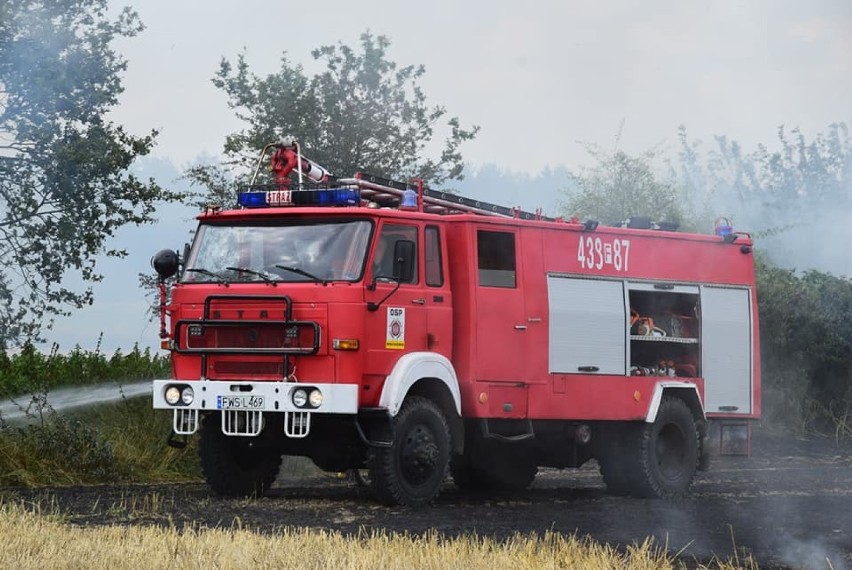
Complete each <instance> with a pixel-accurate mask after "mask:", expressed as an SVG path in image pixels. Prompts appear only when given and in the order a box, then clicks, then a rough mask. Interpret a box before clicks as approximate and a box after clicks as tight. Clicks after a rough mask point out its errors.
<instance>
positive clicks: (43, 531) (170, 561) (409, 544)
mask: <svg viewBox="0 0 852 570" xmlns="http://www.w3.org/2000/svg"><path fill="white" fill-rule="evenodd" d="M0 535H2V536H3V539H4V546H5V548H3V549H0V566H2V567H4V568H7V567H8V568H19V567H25V568H40V567H49V568H55V567H87V568H88V567H92V568H175V567H177V568H208V567H215V568H237V567H261V566H262V567H284V568H297V567H298V568H334V569H337V568H351V569H360V568H369V569H372V568H435V569H444V568H467V569H479V568H483V569H491V568H517V569H524V568H529V569H538V568H586V569H609V568H628V569H632V568H641V569H658V568H659V569H668V568H678V567H682V566H688V567H690V568H693V567H697V568H709V567H712V568H757V564H756V563H755V562H754V561H753V560H752V559H751V558H746V559H737V560H736V561H735V564H734V563H733V562H721V561H714V562H713V563H712V564H711V565H710V566H705V565H701V564H697V563H695V562H694V561H692V560H688V561H679V560H678V559H677V557H675V556H672V555H670V554H668V553H667V552H666V551H665V549H664V548H661V547H659V546H658V545H656V544H655V543H654V542H653V540H651V539H646V540H645V541H643V542H642V543H639V544H634V545H631V546H629V547H627V548H625V549H623V550H619V549H615V548H612V547H610V546H607V545H601V544H599V543H596V542H594V541H593V540H591V539H590V538H577V537H575V536H564V535H561V534H558V533H553V532H547V533H545V534H544V536H541V537H538V536H525V535H516V536H515V537H513V538H511V539H509V540H506V541H496V540H492V539H489V538H483V537H477V536H470V537H463V538H452V539H451V538H446V537H443V536H442V535H441V534H440V533H438V532H431V533H428V534H426V535H425V536H412V535H406V534H395V533H389V532H384V531H373V532H370V531H364V532H363V534H362V535H361V536H359V537H357V538H347V537H345V536H343V535H342V534H340V533H338V532H329V531H319V530H306V529H295V528H281V529H279V531H277V532H274V533H271V534H270V533H265V534H258V533H254V532H252V531H251V530H249V529H245V528H240V527H239V526H236V527H234V528H231V529H218V528H217V529H210V528H194V529H184V530H181V531H178V530H176V529H174V528H162V527H152V526H138V527H125V526H121V527H118V526H112V527H98V528H86V527H77V526H71V525H67V524H64V523H63V522H62V519H61V517H59V516H57V515H55V514H51V513H49V512H48V513H44V512H42V511H41V508H40V507H38V506H34V507H31V508H30V509H25V508H23V507H22V506H20V505H18V504H15V503H0Z"/></svg>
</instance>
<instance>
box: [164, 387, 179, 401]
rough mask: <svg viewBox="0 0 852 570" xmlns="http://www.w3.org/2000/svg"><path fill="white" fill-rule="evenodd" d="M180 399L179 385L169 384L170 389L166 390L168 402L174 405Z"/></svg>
mask: <svg viewBox="0 0 852 570" xmlns="http://www.w3.org/2000/svg"><path fill="white" fill-rule="evenodd" d="M179 401H180V390H178V388H177V386H169V388H168V390H166V402H168V403H169V405H170V406H174V405H175V404H177V403H178V402H179Z"/></svg>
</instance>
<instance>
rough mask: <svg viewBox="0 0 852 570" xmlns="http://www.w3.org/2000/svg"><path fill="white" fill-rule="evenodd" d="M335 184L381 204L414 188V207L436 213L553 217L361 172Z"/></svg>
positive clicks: (396, 202) (396, 200)
mask: <svg viewBox="0 0 852 570" xmlns="http://www.w3.org/2000/svg"><path fill="white" fill-rule="evenodd" d="M337 182H338V183H339V184H348V185H353V186H357V187H358V188H359V189H360V190H361V195H362V196H363V197H364V198H366V199H368V200H371V201H374V202H376V203H378V204H380V205H382V206H399V204H400V202H401V201H402V194H403V192H405V191H406V190H414V191H415V192H417V203H418V209H420V210H422V211H424V212H432V213H437V214H450V213H459V212H471V213H474V214H482V215H486V216H502V217H507V218H519V219H522V220H545V221H551V222H552V221H555V218H550V217H547V216H543V215H542V214H541V210H537V211H536V212H535V213H532V212H525V211H523V210H521V209H520V208H508V207H506V206H498V205H497V204H491V203H489V202H483V201H481V200H474V199H472V198H465V197H464V196H459V195H458V194H453V193H451V192H441V191H439V190H430V189H429V188H426V187H424V186H423V185H422V182H419V183H418V184H406V183H404V182H397V181H395V180H390V179H388V178H382V177H380V176H374V175H372V174H366V173H363V172H356V173H355V177H354V178H341V179H338V180H337Z"/></svg>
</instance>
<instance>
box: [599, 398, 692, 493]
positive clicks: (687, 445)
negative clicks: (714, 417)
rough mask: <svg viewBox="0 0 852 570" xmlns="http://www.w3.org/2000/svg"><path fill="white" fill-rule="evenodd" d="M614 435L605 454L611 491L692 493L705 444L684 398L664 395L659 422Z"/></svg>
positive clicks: (602, 461) (605, 472)
mask: <svg viewBox="0 0 852 570" xmlns="http://www.w3.org/2000/svg"><path fill="white" fill-rule="evenodd" d="M613 436H614V437H612V439H611V441H610V443H609V445H607V448H606V450H605V451H604V452H603V453H602V454H601V456H600V464H601V474H602V475H603V478H604V482H605V483H606V485H607V488H608V489H609V490H610V491H611V492H613V493H615V494H619V495H624V494H629V495H635V496H639V497H657V498H661V499H676V498H680V497H682V496H683V495H685V494H686V492H687V491H688V490H689V486H690V485H691V484H692V480H693V478H694V477H695V471H696V467H697V465H698V459H699V457H698V455H699V449H700V448H699V442H698V430H697V429H696V423H695V418H694V417H693V416H692V412H691V411H690V409H689V407H688V406H687V405H686V403H685V402H684V401H683V400H681V399H679V398H673V397H663V399H662V401H661V402H660V408H659V410H658V411H657V418H656V420H655V421H654V423H652V424H647V423H643V424H634V425H629V426H625V428H624V430H623V432H621V433H620V434H619V433H617V432H614V433H613Z"/></svg>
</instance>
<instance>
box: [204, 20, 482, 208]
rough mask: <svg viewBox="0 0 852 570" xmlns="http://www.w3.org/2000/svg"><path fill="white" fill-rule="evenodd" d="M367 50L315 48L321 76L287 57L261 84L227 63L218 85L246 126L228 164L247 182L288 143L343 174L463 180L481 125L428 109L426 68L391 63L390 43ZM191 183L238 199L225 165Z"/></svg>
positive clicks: (375, 39)
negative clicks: (260, 161) (266, 157)
mask: <svg viewBox="0 0 852 570" xmlns="http://www.w3.org/2000/svg"><path fill="white" fill-rule="evenodd" d="M360 39H361V45H360V47H361V50H360V52H356V51H355V50H353V49H352V48H350V47H348V46H345V45H343V44H342V43H341V44H338V45H336V46H323V47H320V48H318V49H315V50H314V51H313V52H312V56H313V58H314V59H315V60H317V61H321V62H324V63H325V67H326V69H325V71H323V72H321V73H318V74H316V75H313V76H309V75H307V74H306V73H305V71H304V69H303V68H302V66H301V65H297V64H293V63H292V62H290V61H289V60H288V59H287V57H286V55H285V56H283V57H282V59H281V68H280V69H279V70H278V72H277V73H273V74H270V75H268V76H266V77H259V76H257V75H255V74H253V73H252V72H251V71H250V70H249V65H248V62H247V61H246V57H245V54H240V55H239V56H238V57H237V61H236V64H235V65H234V64H232V63H231V62H230V61H228V60H226V59H223V60H222V62H221V64H220V66H219V71H218V72H217V73H216V75H215V77H214V78H213V84H214V85H215V86H216V87H218V88H219V89H221V90H223V91H224V92H225V93H226V94H227V96H228V105H229V106H230V108H231V109H233V110H234V111H235V113H236V115H237V117H238V118H239V119H241V120H243V121H244V122H245V123H246V128H245V129H243V130H242V131H240V132H237V133H234V134H231V135H229V136H228V137H227V139H226V141H225V149H224V150H225V156H226V161H225V164H226V165H227V166H229V167H232V168H233V167H236V174H237V175H238V176H239V175H248V173H249V170H251V169H253V168H254V166H255V164H256V161H257V155H258V151H259V150H260V149H261V148H263V146H264V145H266V144H268V143H270V142H274V141H276V140H278V139H279V138H281V137H282V136H294V137H296V139H297V140H298V141H299V142H300V143H301V145H302V150H303V153H304V154H305V156H307V157H309V158H310V159H311V160H314V161H315V162H317V163H318V164H320V165H322V166H323V167H325V168H326V169H328V170H329V172H331V173H332V174H334V175H337V176H348V175H351V174H353V173H354V172H356V171H358V170H362V171H365V172H369V173H371V174H376V175H379V176H385V177H388V178H396V179H403V180H404V179H408V178H411V177H419V178H423V179H424V180H426V181H427V182H428V183H429V184H431V185H440V184H442V183H444V182H445V181H447V180H452V179H461V178H462V170H463V168H464V163H463V161H462V155H461V153H460V151H459V147H460V145H461V144H462V143H463V142H465V141H467V140H471V139H473V138H474V137H475V136H476V133H477V131H478V130H479V128H478V127H475V126H474V127H472V128H470V129H466V128H463V127H462V126H461V123H460V122H459V119H458V118H457V117H450V118H447V112H446V110H445V109H444V107H441V106H434V107H429V106H428V105H427V104H426V96H425V95H424V93H423V91H422V89H421V88H420V85H419V80H420V78H421V77H422V76H423V74H424V73H425V69H424V68H423V66H414V65H409V66H405V67H398V66H397V64H396V63H394V62H392V61H389V60H388V59H387V49H388V47H389V46H390V40H389V39H388V38H386V37H385V36H373V35H372V34H370V33H369V32H366V33H363V34H361V38H360ZM441 122H443V123H444V126H445V127H446V128H447V129H448V130H449V134H448V135H447V137H446V139H445V140H444V142H443V150H442V151H441V153H440V156H439V158H438V159H432V158H424V155H425V154H426V153H427V151H428V150H429V149H431V148H432V146H433V144H432V140H433V138H434V137H435V128H436V127H437V126H438V125H439V123H441ZM188 177H189V178H190V179H191V180H192V181H193V182H195V183H196V184H198V185H200V186H204V187H207V188H208V189H209V193H208V196H207V198H209V199H212V200H213V201H216V202H219V203H223V204H229V203H233V201H234V196H235V195H234V193H233V186H232V184H231V183H230V180H232V177H230V176H228V175H226V174H224V171H223V170H222V168H221V167H219V166H201V167H195V168H193V169H190V171H189V172H188Z"/></svg>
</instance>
